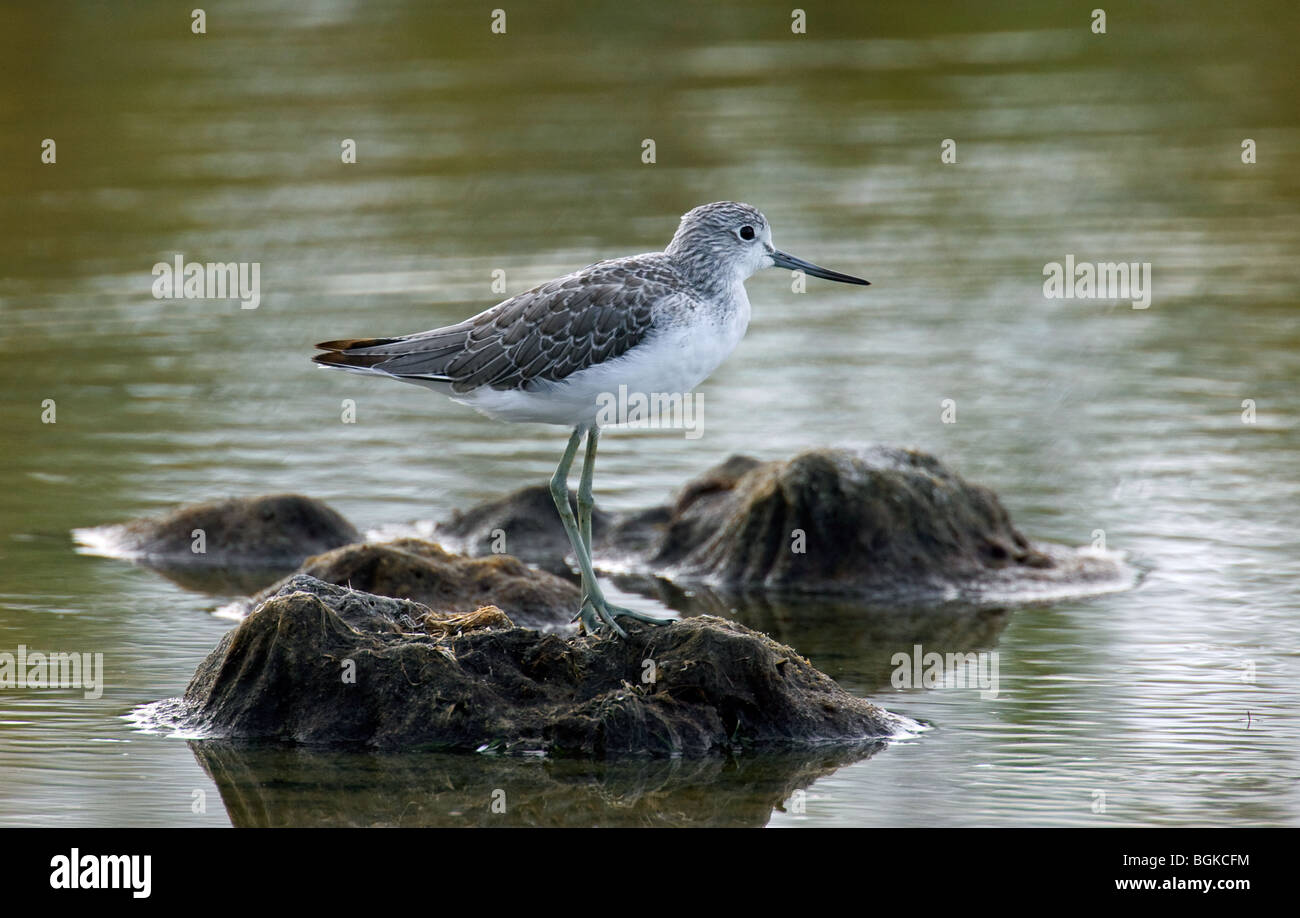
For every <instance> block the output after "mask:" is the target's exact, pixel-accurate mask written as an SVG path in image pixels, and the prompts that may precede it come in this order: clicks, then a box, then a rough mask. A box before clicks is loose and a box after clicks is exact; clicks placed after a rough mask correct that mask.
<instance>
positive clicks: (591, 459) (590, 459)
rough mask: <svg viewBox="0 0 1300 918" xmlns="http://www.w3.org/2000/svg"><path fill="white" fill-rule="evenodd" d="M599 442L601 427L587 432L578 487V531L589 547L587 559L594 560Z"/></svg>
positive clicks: (583, 542) (584, 543)
mask: <svg viewBox="0 0 1300 918" xmlns="http://www.w3.org/2000/svg"><path fill="white" fill-rule="evenodd" d="M599 440H600V428H599V427H592V428H591V429H590V430H588V431H587V455H586V457H585V458H584V459H583V462H582V481H581V483H580V484H579V485H578V531H579V532H581V533H582V544H583V545H585V546H587V557H589V558H593V559H594V558H595V553H594V552H593V551H592V548H591V511H592V508H593V507H595V505H596V501H595V498H593V497H592V495H591V478H592V474H593V473H594V472H595V469H596V444H597V443H598V442H599Z"/></svg>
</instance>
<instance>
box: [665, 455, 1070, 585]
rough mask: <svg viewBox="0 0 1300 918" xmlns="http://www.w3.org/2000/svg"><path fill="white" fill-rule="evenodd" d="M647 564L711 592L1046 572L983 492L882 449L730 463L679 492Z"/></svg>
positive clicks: (926, 459) (948, 581)
mask: <svg viewBox="0 0 1300 918" xmlns="http://www.w3.org/2000/svg"><path fill="white" fill-rule="evenodd" d="M647 562H648V564H649V566H650V567H652V568H655V569H670V570H674V571H676V572H677V573H678V574H684V575H689V576H692V577H700V578H704V579H708V580H710V581H713V582H716V583H723V584H744V585H761V586H765V587H780V588H785V589H802V590H817V591H829V592H863V591H871V592H878V591H880V590H882V589H889V588H894V587H898V586H906V587H911V588H917V587H924V586H930V587H935V588H942V587H946V586H949V585H960V584H962V583H966V582H971V581H973V580H977V579H978V578H980V577H981V576H982V575H983V574H985V573H986V572H988V571H990V570H1003V569H1006V568H1010V567H1016V568H1021V569H1026V570H1040V569H1043V568H1048V567H1051V566H1052V560H1051V559H1050V558H1049V557H1048V556H1047V555H1045V554H1043V553H1042V552H1041V551H1038V550H1037V549H1035V548H1034V547H1033V546H1031V545H1030V543H1029V541H1028V540H1027V539H1026V538H1025V537H1024V536H1022V535H1021V534H1020V533H1019V532H1018V531H1017V530H1016V529H1015V527H1014V526H1012V525H1011V520H1010V518H1009V517H1008V515H1007V512H1006V510H1005V509H1003V507H1002V504H1001V502H1000V501H999V500H998V498H997V495H995V494H994V493H993V492H992V491H990V490H989V489H988V488H985V487H981V486H980V485H973V484H969V483H967V482H965V481H963V480H962V479H961V478H960V477H959V476H958V475H957V474H956V473H955V472H952V471H951V470H949V469H948V468H946V467H945V466H944V465H943V464H942V463H940V462H939V460H937V459H935V458H934V457H933V456H928V455H926V454H924V453H920V452H916V451H912V450H901V449H892V448H877V449H873V450H871V451H869V452H867V453H863V454H855V453H850V452H847V451H844V450H812V451H809V452H805V453H801V454H800V455H798V456H795V457H794V458H793V459H791V460H789V461H778V462H763V463H760V462H757V461H755V460H752V459H746V458H744V457H735V458H732V459H730V460H728V461H727V462H726V463H724V464H723V465H721V466H718V467H716V468H714V469H712V470H710V471H709V472H707V473H705V475H704V476H702V477H701V478H698V479H696V480H695V481H693V482H691V483H690V484H688V485H687V486H686V488H685V489H683V491H682V493H681V495H680V496H679V497H678V499H677V501H676V503H675V504H674V505H673V507H672V512H671V514H670V517H669V519H668V521H667V523H666V524H665V526H664V527H663V531H662V535H661V537H660V539H659V540H658V542H657V544H656V545H655V546H654V548H653V550H652V552H651V554H650V556H649V558H648V559H647Z"/></svg>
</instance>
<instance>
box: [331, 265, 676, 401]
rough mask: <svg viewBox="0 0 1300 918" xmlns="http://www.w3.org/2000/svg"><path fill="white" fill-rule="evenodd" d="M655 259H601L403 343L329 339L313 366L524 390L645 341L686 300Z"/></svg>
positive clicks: (456, 387)
mask: <svg viewBox="0 0 1300 918" xmlns="http://www.w3.org/2000/svg"><path fill="white" fill-rule="evenodd" d="M681 295H682V292H681V286H680V284H679V283H678V279H677V278H676V276H675V275H674V274H673V272H672V271H671V270H670V269H668V268H667V267H666V266H663V265H662V264H661V263H658V262H657V261H655V262H651V261H650V260H649V259H646V260H645V261H642V260H641V259H622V260H620V261H618V262H602V263H600V264H597V265H592V266H590V267H589V268H586V269H584V270H582V271H579V272H577V273H576V274H571V275H568V276H567V277H562V278H559V279H558V280H554V281H551V282H550V283H547V284H543V285H541V286H540V287H536V288H534V289H532V290H529V291H528V292H526V293H521V294H519V295H518V296H515V297H511V298H510V299H508V300H505V301H504V302H501V303H498V304H497V305H496V306H493V307H492V308H491V309H488V310H486V311H484V312H481V313H479V314H478V315H477V316H474V317H473V318H471V319H467V320H465V321H464V322H461V323H459V324H457V325H451V326H447V327H446V328H439V329H434V330H433V331H429V332H424V333H422V334H419V335H411V336H408V337H405V338H388V339H364V340H356V341H341V342H327V346H328V345H344V347H333V348H332V349H333V350H334V351H335V353H332V354H323V355H318V356H317V358H316V360H317V361H318V362H320V363H325V364H326V365H330V366H342V367H344V368H362V367H364V368H365V369H368V370H370V371H377V372H380V373H387V374H390V375H393V376H399V377H404V378H418V379H429V380H435V381H439V382H448V383H450V384H451V388H452V390H453V391H455V392H469V391H471V390H473V389H478V388H481V387H483V386H490V387H492V388H494V389H521V388H522V389H526V388H531V387H532V386H533V385H536V384H538V383H539V382H543V381H557V380H561V379H564V378H565V377H566V376H568V375H570V374H572V373H576V372H578V371H579V370H584V369H586V368H588V367H591V366H594V365H596V364H599V363H602V362H604V361H606V360H612V359H614V358H615V357H618V356H620V355H622V354H624V353H626V352H627V351H628V350H629V349H631V348H632V347H634V346H636V345H637V344H638V343H639V342H640V341H642V340H644V339H645V337H646V335H647V334H649V333H650V331H651V329H652V328H653V323H654V316H655V304H656V302H658V301H660V300H662V299H665V298H670V297H671V298H680V297H681Z"/></svg>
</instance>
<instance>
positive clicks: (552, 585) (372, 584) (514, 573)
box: [252, 539, 582, 628]
mask: <svg viewBox="0 0 1300 918" xmlns="http://www.w3.org/2000/svg"><path fill="white" fill-rule="evenodd" d="M298 573H299V574H306V575H308V576H309V577H314V578H316V579H318V580H323V581H325V582H326V583H332V584H337V585H340V586H351V587H352V588H353V589H356V590H361V591H363V592H366V593H374V594H377V595H379V596H388V597H392V598H395V599H409V600H413V601H415V602H417V603H420V604H422V605H424V606H427V607H429V609H432V610H433V611H435V612H439V613H448V614H453V615H463V614H466V613H470V612H474V611H475V610H477V609H480V608H481V607H483V606H498V607H500V609H501V610H503V611H504V613H505V614H506V615H508V616H509V617H510V619H512V620H513V621H514V622H515V623H517V624H520V625H524V626H527V627H531V628H544V627H554V626H559V625H567V624H568V623H569V622H570V621H571V620H572V619H573V617H574V615H576V614H577V611H578V606H579V604H580V603H581V601H582V591H581V590H579V589H578V588H577V587H576V586H574V585H573V584H572V583H570V582H569V581H567V580H562V579H561V578H559V577H556V576H555V575H553V574H548V573H546V572H545V571H539V570H535V569H533V568H530V567H529V566H528V565H526V564H524V563H523V562H522V561H520V560H518V559H517V558H513V557H511V556H510V555H491V556H488V557H486V558H467V557H464V556H463V555H455V554H452V553H451V552H448V551H446V550H444V549H443V548H442V547H441V546H439V545H435V544H434V543H432V542H425V541H422V540H420V539H398V540H396V541H394V542H381V543H363V544H358V545H345V546H344V547H342V548H336V549H335V550H333V551H330V552H326V553H325V554H322V555H316V556H315V557H313V558H308V559H307V560H306V561H305V562H304V563H303V565H302V567H301V568H299V570H298ZM293 579H294V577H290V579H289V582H291V581H292V580H293ZM284 587H285V584H283V583H281V584H276V585H274V586H271V587H269V588H267V590H265V591H263V593H261V594H260V595H259V596H257V597H254V599H253V601H252V602H253V604H255V603H257V602H260V601H263V600H266V599H270V598H271V597H273V596H275V595H276V594H277V593H279V592H281V591H282V590H283V589H284Z"/></svg>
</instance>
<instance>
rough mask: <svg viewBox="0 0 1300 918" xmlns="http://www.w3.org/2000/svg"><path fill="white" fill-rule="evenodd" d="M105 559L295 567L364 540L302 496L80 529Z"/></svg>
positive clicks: (198, 507) (236, 501) (205, 506)
mask: <svg viewBox="0 0 1300 918" xmlns="http://www.w3.org/2000/svg"><path fill="white" fill-rule="evenodd" d="M73 535H74V536H75V537H76V539H77V541H78V542H79V543H81V545H82V546H83V547H85V548H86V549H89V550H90V551H92V552H95V553H98V554H105V555H110V556H114V557H124V558H132V559H135V560H140V561H145V562H148V563H150V564H152V565H157V566H168V565H176V566H209V567H218V566H224V567H239V566H255V567H282V568H283V567H292V566H293V565H295V564H298V563H300V562H301V561H302V560H303V559H304V558H307V557H309V556H311V555H315V554H319V553H320V552H323V551H329V550H330V549H331V548H337V547H339V546H340V545H347V544H348V543H349V542H359V541H360V540H361V534H360V533H359V532H357V530H356V529H355V528H353V526H352V524H351V523H349V522H348V521H347V520H346V519H344V518H343V517H342V516H341V515H339V513H338V512H336V511H335V510H333V509H332V508H331V507H329V506H328V505H327V504H324V503H322V502H321V501H318V500H313V499H312V498H310V497H303V496H301V495H298V494H272V495H268V496H265V497H235V498H230V499H228V500H217V501H210V502H208V503H202V504H191V505H188V506H184V507H179V508H177V509H176V510H172V511H170V512H168V513H164V514H162V515H161V516H154V517H145V518H142V519H136V520H131V521H129V522H126V523H121V524H117V525H111V526H98V527H95V528H93V529H78V530H75V531H74V533H73Z"/></svg>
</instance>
